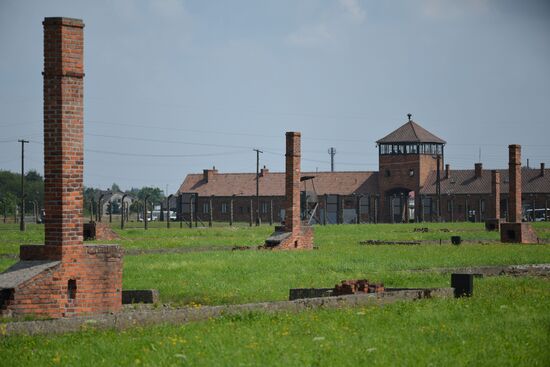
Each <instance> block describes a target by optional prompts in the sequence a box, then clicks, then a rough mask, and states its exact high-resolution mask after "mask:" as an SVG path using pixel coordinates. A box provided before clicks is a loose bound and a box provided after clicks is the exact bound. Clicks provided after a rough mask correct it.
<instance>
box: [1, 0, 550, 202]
mask: <svg viewBox="0 0 550 367" xmlns="http://www.w3.org/2000/svg"><path fill="white" fill-rule="evenodd" d="M52 16H63V17H72V18H80V19H83V21H84V23H85V28H84V39H85V48H84V54H85V55H84V58H85V61H84V63H85V65H84V67H85V74H86V76H85V78H84V85H85V86H84V96H85V97H84V123H85V128H84V129H85V130H84V134H85V142H84V143H85V161H84V165H85V166H84V185H85V186H88V187H90V186H91V187H98V188H102V189H106V188H109V187H111V184H112V183H117V184H118V185H119V186H120V187H121V188H123V189H128V188H131V187H142V186H146V185H147V186H155V187H160V188H161V189H162V190H164V191H166V192H167V193H174V192H175V191H176V190H177V189H178V187H179V185H180V184H181V182H182V181H183V179H184V178H185V176H186V175H187V174H189V173H200V172H202V170H203V169H206V168H212V167H213V166H215V167H216V168H217V169H218V170H219V172H221V173H223V172H254V171H255V169H256V153H255V152H254V151H253V149H254V148H257V149H260V150H262V151H263V153H262V154H261V155H260V165H261V166H263V165H266V166H267V167H268V168H269V169H270V170H271V171H284V149H285V138H284V134H285V131H300V132H301V133H302V170H303V171H328V170H330V156H329V154H328V149H329V148H330V147H334V148H335V149H336V155H335V170H337V171H377V170H378V150H377V149H376V143H375V142H376V140H378V139H380V138H382V137H384V136H385V135H387V134H388V133H390V132H391V131H393V130H395V129H396V128H398V127H399V126H401V125H402V124H404V123H405V122H406V121H407V117H406V115H407V113H411V114H412V115H413V120H414V121H416V122H417V123H419V124H420V125H421V126H423V127H424V128H426V129H427V130H429V131H431V132H432V133H434V134H435V135H437V136H439V137H441V138H442V139H444V140H446V141H447V145H446V147H445V161H446V163H449V164H450V165H451V169H453V168H456V169H458V168H473V166H474V163H476V162H478V161H481V162H482V163H483V167H484V168H488V169H490V168H505V167H507V155H508V152H507V146H508V145H509V144H521V145H522V147H523V160H524V163H526V160H527V159H529V161H530V165H531V166H537V167H538V165H539V164H540V162H546V165H547V166H550V164H549V163H550V143H549V137H550V121H549V115H550V2H549V1H546V0H540V1H539V0H523V1H516V0H463V1H454V0H414V1H413V0H392V1H375V0H364V1H363V0H333V1H330V0H266V1H255V0H250V1H240V0H234V1H221V0H218V1H191V0H185V1H182V0H156V1H153V0H139V1H138V0H136V1H132V0H95V1H77V0H71V1H25V0H19V1H15V0H13V1H11V0H0V170H11V171H16V172H19V171H20V169H21V168H20V167H21V166H20V164H21V163H20V159H21V157H20V154H21V145H20V144H19V143H17V140H18V139H27V140H29V141H30V143H29V144H26V145H25V171H28V170H30V169H34V170H37V171H38V172H40V173H42V172H43V136H42V124H43V120H42V118H43V117H42V75H41V72H42V62H43V28H42V20H43V18H44V17H52Z"/></svg>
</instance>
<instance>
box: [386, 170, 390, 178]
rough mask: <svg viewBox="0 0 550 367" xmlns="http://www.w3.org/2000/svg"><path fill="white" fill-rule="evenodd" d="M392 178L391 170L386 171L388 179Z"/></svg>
mask: <svg viewBox="0 0 550 367" xmlns="http://www.w3.org/2000/svg"><path fill="white" fill-rule="evenodd" d="M390 176H391V172H390V170H389V169H387V170H386V177H390Z"/></svg>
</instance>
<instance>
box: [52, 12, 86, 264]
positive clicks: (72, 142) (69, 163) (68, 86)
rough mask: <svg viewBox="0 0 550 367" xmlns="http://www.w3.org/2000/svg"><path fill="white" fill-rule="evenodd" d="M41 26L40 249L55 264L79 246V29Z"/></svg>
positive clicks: (72, 22) (56, 22) (59, 21)
mask: <svg viewBox="0 0 550 367" xmlns="http://www.w3.org/2000/svg"><path fill="white" fill-rule="evenodd" d="M42 24H43V26H44V72H43V76H44V177H45V184H44V187H45V192H44V207H45V210H46V221H45V222H46V223H45V238H46V241H45V245H46V246H47V248H48V250H46V253H49V254H51V255H52V257H53V258H56V257H57V258H59V257H60V256H61V254H62V252H63V250H62V248H63V247H64V246H73V245H82V244H83V242H82V241H83V238H82V237H83V218H82V210H83V197H82V190H83V188H82V185H83V166H84V150H83V145H84V138H83V97H84V80H83V79H84V32H83V28H84V23H83V22H82V20H79V19H71V18H45V19H44V22H43V23H42ZM50 246H51V247H50ZM54 247H55V248H54Z"/></svg>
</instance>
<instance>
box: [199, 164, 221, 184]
mask: <svg viewBox="0 0 550 367" xmlns="http://www.w3.org/2000/svg"><path fill="white" fill-rule="evenodd" d="M217 174H218V170H217V169H216V167H212V169H205V170H203V171H202V176H203V179H204V180H205V181H206V182H210V181H212V179H213V178H214V175H217Z"/></svg>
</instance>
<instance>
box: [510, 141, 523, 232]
mask: <svg viewBox="0 0 550 367" xmlns="http://www.w3.org/2000/svg"><path fill="white" fill-rule="evenodd" d="M508 153H509V158H508V175H509V182H508V185H509V189H508V196H509V200H508V201H509V205H508V218H509V221H510V222H521V145H518V144H512V145H509V146H508Z"/></svg>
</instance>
